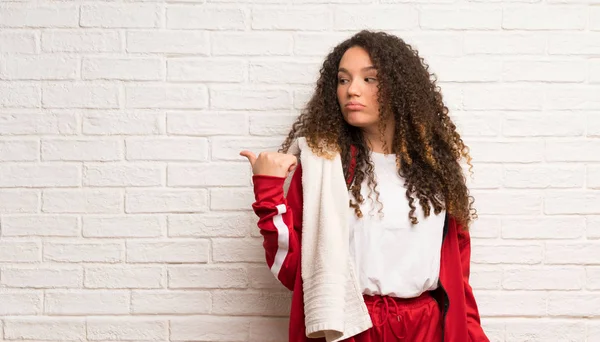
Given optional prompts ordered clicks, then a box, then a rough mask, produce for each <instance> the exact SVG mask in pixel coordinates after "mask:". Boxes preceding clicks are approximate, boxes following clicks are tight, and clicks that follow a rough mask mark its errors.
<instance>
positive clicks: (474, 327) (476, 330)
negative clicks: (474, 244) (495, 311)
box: [457, 226, 489, 342]
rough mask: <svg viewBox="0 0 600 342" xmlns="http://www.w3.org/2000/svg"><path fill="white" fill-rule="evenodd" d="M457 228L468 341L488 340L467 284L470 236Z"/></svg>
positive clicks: (485, 341) (479, 341)
mask: <svg viewBox="0 0 600 342" xmlns="http://www.w3.org/2000/svg"><path fill="white" fill-rule="evenodd" d="M457 229H458V243H459V249H460V261H461V268H462V273H463V274H462V276H463V286H464V289H465V302H466V303H465V304H466V309H467V329H468V331H469V338H470V339H469V341H472V342H489V339H488V338H487V336H486V335H485V333H484V332H483V329H482V328H481V321H480V318H479V310H478V309H477V303H476V301H475V296H474V295H473V289H472V288H471V285H470V284H469V276H470V271H471V236H470V234H469V232H468V231H467V230H463V228H462V227H460V226H457Z"/></svg>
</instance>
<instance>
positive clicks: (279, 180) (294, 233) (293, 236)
mask: <svg viewBox="0 0 600 342" xmlns="http://www.w3.org/2000/svg"><path fill="white" fill-rule="evenodd" d="M291 177H292V179H291V182H290V186H289V189H288V191H287V196H284V189H283V186H284V182H285V179H286V178H285V177H277V176H267V175H254V176H252V181H253V182H254V196H255V199H256V202H254V203H253V204H252V209H253V210H254V212H255V213H256V215H257V216H258V217H259V220H258V228H260V233H261V234H262V236H263V238H264V242H263V247H264V248H265V256H266V259H267V265H268V266H269V268H270V269H271V272H272V273H273V275H275V277H276V278H277V279H278V280H279V281H280V282H281V283H282V284H283V285H284V286H285V287H287V288H288V289H290V290H293V289H294V283H295V281H296V275H297V273H298V271H299V268H298V267H299V263H300V243H301V240H302V237H301V234H302V233H301V232H302V168H301V165H300V164H298V165H297V166H296V169H295V170H294V173H293V174H292V175H291Z"/></svg>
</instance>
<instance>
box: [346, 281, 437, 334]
mask: <svg viewBox="0 0 600 342" xmlns="http://www.w3.org/2000/svg"><path fill="white" fill-rule="evenodd" d="M364 298H365V303H366V304H367V308H368V309H369V314H370V315H371V320H372V321H373V327H372V328H371V329H369V330H367V331H364V332H362V333H360V334H358V335H356V336H353V337H350V338H348V339H346V340H344V341H347V342H396V341H402V342H430V341H431V342H437V341H441V339H442V326H441V323H440V319H441V312H440V308H439V306H438V304H437V302H436V301H435V299H433V297H432V296H431V294H430V293H429V292H425V293H423V294H422V295H421V296H419V297H416V298H408V299H404V298H395V297H389V296H367V295H365V296H364Z"/></svg>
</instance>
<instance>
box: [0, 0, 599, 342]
mask: <svg viewBox="0 0 600 342" xmlns="http://www.w3.org/2000/svg"><path fill="white" fill-rule="evenodd" d="M599 5H600V1H594V0H589V1H566V0H565V1H553V0H538V1H467V0H454V1H453V0H448V1H443V0H439V1H386V0H381V1H372V0H369V1H361V0H354V1H341V0H332V1H318V0H314V1H311V0H305V1H275V0H273V1H269V0H265V1H260V0H258V1H237V2H236V1H193V0H192V1H177V2H175V1H174V2H164V1H144V2H133V1H40V2H38V1H6V0H3V1H2V2H1V3H0V135H1V137H0V162H1V164H0V230H1V234H0V322H2V324H3V329H0V340H4V341H12V340H23V339H24V340H35V341H71V340H73V341H82V340H83V341H85V340H89V341H113V340H128V341H227V342H233V341H253V342H254V341H256V342H269V341H273V342H283V341H286V340H287V319H286V315H287V314H288V312H289V298H290V293H289V292H288V291H287V290H286V289H284V288H283V286H281V285H279V284H278V283H277V282H276V281H275V280H274V278H273V276H272V275H271V273H270V272H269V270H268V268H267V266H266V264H265V259H264V253H263V249H262V238H261V236H260V234H259V233H258V229H257V228H256V218H255V216H254V214H253V213H252V212H251V211H250V205H251V203H252V202H253V200H254V197H253V193H252V188H251V182H250V176H251V173H250V167H249V165H248V164H247V162H246V161H245V159H244V158H242V157H240V156H238V152H239V150H241V149H251V150H253V151H255V152H256V153H258V152H260V151H263V150H273V149H276V148H277V147H278V146H279V144H280V143H281V141H282V139H283V135H284V134H286V133H287V131H288V129H289V128H290V124H291V123H292V121H293V119H294V117H295V116H296V115H297V114H298V112H299V110H300V109H301V108H302V106H303V104H304V103H305V102H306V100H307V98H308V97H309V95H310V92H311V89H312V87H313V85H314V82H315V80H316V79H317V71H318V69H319V67H320V63H321V62H322V60H323V58H324V56H325V54H326V53H327V52H328V51H329V49H330V48H331V47H332V46H334V45H335V44H337V43H339V42H341V41H342V40H343V39H344V38H346V37H348V36H350V35H351V34H354V33H355V32H357V31H358V30H359V29H361V28H371V29H376V30H385V31H388V32H390V33H394V34H397V35H399V36H400V37H402V38H404V39H405V40H406V41H407V42H409V43H411V44H413V45H414V47H416V48H417V49H418V50H419V51H420V53H421V55H422V56H423V57H424V58H425V59H426V61H427V62H428V63H429V64H430V65H431V70H432V71H433V72H435V73H436V74H437V76H438V78H439V82H440V83H439V84H440V86H441V87H442V90H443V94H444V96H445V101H446V103H447V105H448V106H449V107H450V109H451V114H452V115H453V117H454V119H455V121H456V122H457V124H458V126H459V128H460V132H461V133H462V135H463V138H464V139H465V142H466V143H467V144H468V145H469V146H471V149H472V156H473V158H474V160H473V162H474V164H475V174H476V176H475V180H474V181H472V182H471V181H470V186H471V188H472V189H473V194H474V195H475V196H476V203H475V204H476V207H477V209H478V210H479V215H480V220H479V221H477V223H476V224H475V226H474V227H473V231H472V234H473V255H472V262H473V265H472V279H471V281H472V285H473V287H474V289H475V295H476V298H477V300H478V303H479V306H480V312H481V315H482V320H483V325H484V328H485V330H486V332H487V333H488V335H489V336H490V338H491V339H492V340H493V341H600V321H599V320H597V318H600V240H599V239H600V113H599V112H598V111H599V110H600V6H599ZM589 318H591V319H589Z"/></svg>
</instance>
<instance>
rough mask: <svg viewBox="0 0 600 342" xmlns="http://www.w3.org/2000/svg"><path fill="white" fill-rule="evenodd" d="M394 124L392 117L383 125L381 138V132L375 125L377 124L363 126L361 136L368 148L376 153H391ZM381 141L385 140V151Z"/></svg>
mask: <svg viewBox="0 0 600 342" xmlns="http://www.w3.org/2000/svg"><path fill="white" fill-rule="evenodd" d="M394 126H395V125H394V121H393V119H392V120H390V122H388V123H387V124H386V125H385V132H384V135H383V139H382V137H381V134H380V133H379V128H378V127H377V125H375V127H369V128H364V129H363V136H364V138H365V141H366V142H367V146H368V148H369V150H371V151H373V152H378V153H392V152H393V149H392V142H393V141H394V128H395V127H394ZM383 141H385V145H386V146H385V147H386V148H387V151H384V143H383Z"/></svg>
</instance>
